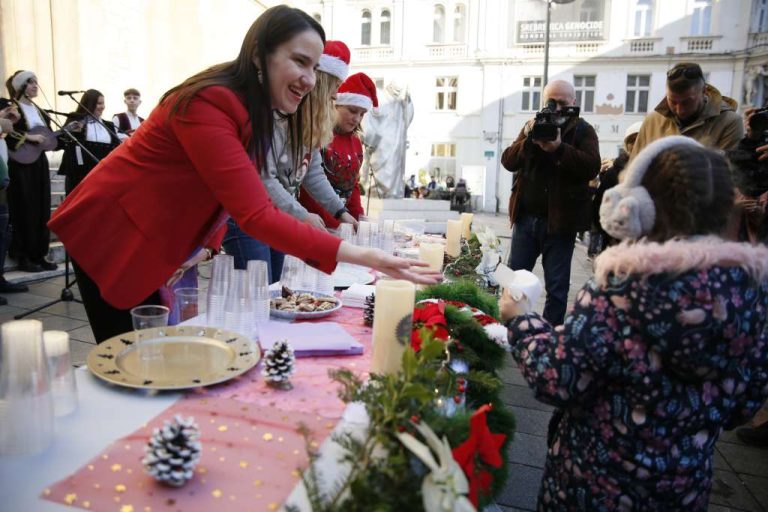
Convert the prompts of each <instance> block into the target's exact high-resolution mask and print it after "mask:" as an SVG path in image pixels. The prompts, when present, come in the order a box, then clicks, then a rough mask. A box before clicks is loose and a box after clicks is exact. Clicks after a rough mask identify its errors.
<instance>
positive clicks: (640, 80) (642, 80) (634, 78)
mask: <svg viewBox="0 0 768 512" xmlns="http://www.w3.org/2000/svg"><path fill="white" fill-rule="evenodd" d="M650 88H651V75H627V101H626V104H625V108H624V111H625V112H626V113H627V114H640V113H645V112H648V93H649V91H650Z"/></svg>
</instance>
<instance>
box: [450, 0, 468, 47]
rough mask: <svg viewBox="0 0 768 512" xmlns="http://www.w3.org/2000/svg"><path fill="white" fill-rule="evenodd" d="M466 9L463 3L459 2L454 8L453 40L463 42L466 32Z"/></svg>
mask: <svg viewBox="0 0 768 512" xmlns="http://www.w3.org/2000/svg"><path fill="white" fill-rule="evenodd" d="M466 27H467V25H466V10H465V8H464V5H463V4H458V5H457V6H456V8H455V9H454V10H453V42H454V43H463V42H464V40H465V38H466V37H467V34H466V30H467V29H466Z"/></svg>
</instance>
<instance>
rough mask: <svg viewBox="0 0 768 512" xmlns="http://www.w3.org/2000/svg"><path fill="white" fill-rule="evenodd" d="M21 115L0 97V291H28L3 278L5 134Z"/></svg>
mask: <svg viewBox="0 0 768 512" xmlns="http://www.w3.org/2000/svg"><path fill="white" fill-rule="evenodd" d="M20 117H21V115H20V114H19V111H18V109H17V108H16V105H14V104H13V103H12V102H11V101H10V100H9V99H7V98H0V293H21V292H27V291H29V288H27V286H26V285H23V284H16V283H11V282H9V281H6V279H5V275H4V274H5V253H6V251H7V250H8V240H9V237H10V235H11V233H10V231H9V229H8V197H7V195H6V189H7V188H8V183H9V182H10V178H9V177H8V145H7V144H6V143H5V136H6V135H7V134H9V133H11V132H13V125H14V124H15V123H16V122H18V120H19V118H20ZM6 304H8V300H7V299H6V298H5V297H0V306H5V305H6Z"/></svg>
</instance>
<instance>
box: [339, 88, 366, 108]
mask: <svg viewBox="0 0 768 512" xmlns="http://www.w3.org/2000/svg"><path fill="white" fill-rule="evenodd" d="M336 105H351V106H353V107H360V108H364V109H365V110H371V109H372V108H373V101H371V98H369V97H368V96H366V95H364V94H355V93H353V92H340V93H338V94H337V95H336Z"/></svg>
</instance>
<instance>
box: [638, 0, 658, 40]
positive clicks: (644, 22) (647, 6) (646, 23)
mask: <svg viewBox="0 0 768 512" xmlns="http://www.w3.org/2000/svg"><path fill="white" fill-rule="evenodd" d="M652 27H653V0H637V3H636V4H635V30H634V32H633V33H634V35H635V36H636V37H648V36H650V35H651V28H652Z"/></svg>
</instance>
